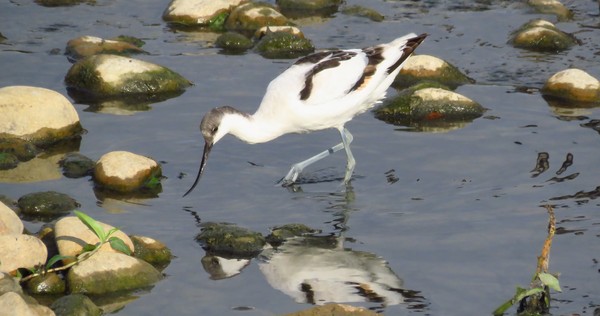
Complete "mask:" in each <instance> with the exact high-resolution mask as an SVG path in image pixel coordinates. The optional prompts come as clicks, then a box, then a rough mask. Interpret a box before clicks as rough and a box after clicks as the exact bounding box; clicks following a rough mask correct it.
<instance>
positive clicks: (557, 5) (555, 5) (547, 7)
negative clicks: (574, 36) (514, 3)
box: [527, 0, 574, 21]
mask: <svg viewBox="0 0 600 316" xmlns="http://www.w3.org/2000/svg"><path fill="white" fill-rule="evenodd" d="M527 4H528V5H529V6H531V7H532V8H534V9H535V10H536V11H537V12H539V13H544V14H553V15H555V16H556V17H557V18H558V20H559V21H566V20H570V19H572V18H573V15H574V14H573V11H571V10H569V9H567V7H565V5H564V4H562V3H561V2H560V1H557V0H528V1H527Z"/></svg>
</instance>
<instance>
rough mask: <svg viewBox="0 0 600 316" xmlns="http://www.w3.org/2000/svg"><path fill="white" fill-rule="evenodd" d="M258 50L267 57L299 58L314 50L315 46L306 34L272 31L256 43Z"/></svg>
mask: <svg viewBox="0 0 600 316" xmlns="http://www.w3.org/2000/svg"><path fill="white" fill-rule="evenodd" d="M256 50H257V51H258V53H259V54H260V55H261V56H263V57H265V58H272V59H281V58H288V59H292V58H298V57H301V56H304V55H307V54H310V53H312V52H314V50H315V47H314V46H313V44H312V43H311V41H310V40H308V39H306V38H304V36H302V37H301V36H297V35H294V34H291V33H288V32H270V33H267V34H265V35H264V36H263V38H262V39H261V40H260V41H259V42H258V44H256Z"/></svg>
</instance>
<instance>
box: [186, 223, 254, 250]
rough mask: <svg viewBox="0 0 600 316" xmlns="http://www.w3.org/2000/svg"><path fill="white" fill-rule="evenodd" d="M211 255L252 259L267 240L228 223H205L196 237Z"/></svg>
mask: <svg viewBox="0 0 600 316" xmlns="http://www.w3.org/2000/svg"><path fill="white" fill-rule="evenodd" d="M196 240H198V241H199V242H200V243H201V244H202V247H203V248H204V249H205V250H206V251H207V252H209V253H211V254H215V255H219V256H222V257H225V258H251V257H254V256H255V255H257V254H258V253H259V252H260V251H261V250H262V249H263V246H264V245H265V243H266V241H265V238H264V237H263V236H262V235H261V234H260V233H258V232H253V231H251V230H248V229H246V228H242V227H239V226H236V225H233V224H227V223H205V224H203V225H202V229H201V231H200V234H198V236H196Z"/></svg>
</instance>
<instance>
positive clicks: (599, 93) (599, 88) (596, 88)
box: [542, 68, 600, 103]
mask: <svg viewBox="0 0 600 316" xmlns="http://www.w3.org/2000/svg"><path fill="white" fill-rule="evenodd" d="M542 94H543V95H544V96H545V97H551V98H557V99H562V100H567V101H576V102H582V103H600V81H598V79H596V78H594V77H592V76H590V75H589V74H588V73H587V72H585V71H583V70H580V69H576V68H571V69H566V70H563V71H560V72H557V73H556V74H554V75H552V77H550V78H549V79H548V81H546V83H545V84H544V87H543V88H542Z"/></svg>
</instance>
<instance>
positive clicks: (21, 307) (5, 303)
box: [0, 292, 55, 316]
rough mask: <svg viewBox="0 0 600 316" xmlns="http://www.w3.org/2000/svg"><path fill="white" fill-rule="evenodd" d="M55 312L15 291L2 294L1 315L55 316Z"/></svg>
mask: <svg viewBox="0 0 600 316" xmlns="http://www.w3.org/2000/svg"><path fill="white" fill-rule="evenodd" d="M54 315H55V314H54V312H53V311H52V310H51V309H50V308H48V307H46V306H44V305H40V304H37V303H35V302H31V301H30V302H27V301H25V299H24V298H23V297H22V296H21V295H19V294H17V293H15V292H8V293H4V294H3V295H2V296H0V316H54Z"/></svg>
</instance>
